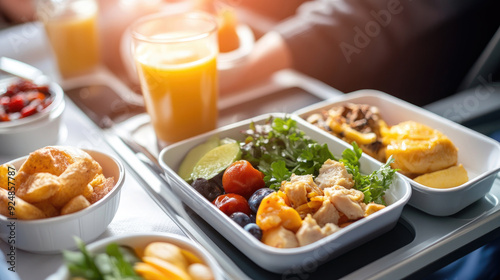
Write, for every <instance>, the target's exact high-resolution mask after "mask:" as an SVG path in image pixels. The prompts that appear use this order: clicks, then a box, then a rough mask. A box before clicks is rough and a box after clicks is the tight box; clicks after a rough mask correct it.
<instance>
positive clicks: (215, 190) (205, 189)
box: [191, 178, 224, 201]
mask: <svg viewBox="0 0 500 280" xmlns="http://www.w3.org/2000/svg"><path fill="white" fill-rule="evenodd" d="M191 186H192V187H193V188H194V189H195V190H196V191H197V192H199V193H200V194H201V195H203V196H204V197H205V198H206V199H208V200H209V201H214V199H216V198H217V197H218V196H219V195H221V194H223V193H224V189H222V188H221V187H219V186H218V185H217V184H216V183H215V182H213V181H210V180H206V179H203V178H198V179H196V180H194V181H193V183H191Z"/></svg>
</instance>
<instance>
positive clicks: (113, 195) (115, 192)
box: [0, 150, 125, 253]
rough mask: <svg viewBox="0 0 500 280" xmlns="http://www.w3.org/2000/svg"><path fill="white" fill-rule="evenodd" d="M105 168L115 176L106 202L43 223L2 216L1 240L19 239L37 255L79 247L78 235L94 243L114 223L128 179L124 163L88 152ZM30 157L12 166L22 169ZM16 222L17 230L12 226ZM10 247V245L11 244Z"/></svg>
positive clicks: (21, 245) (22, 246)
mask: <svg viewBox="0 0 500 280" xmlns="http://www.w3.org/2000/svg"><path fill="white" fill-rule="evenodd" d="M84 151H85V152H87V153H88V154H89V155H90V156H92V158H94V159H95V160H96V161H97V162H98V163H99V164H100V165H101V167H102V170H103V174H104V176H106V177H114V179H115V185H114V187H113V189H112V190H111V191H110V192H109V193H108V194H107V195H106V196H104V197H103V198H102V199H100V200H99V201H97V202H96V203H94V204H92V205H91V206H89V207H88V208H86V209H83V210H81V211H78V212H75V213H72V214H68V215H62V216H57V217H52V218H46V219H40V220H29V221H27V220H12V219H9V218H7V217H5V216H3V215H0V238H1V239H2V240H3V241H5V242H7V243H8V242H9V238H10V239H12V238H15V246H16V248H18V249H22V250H25V251H29V252H34V253H60V252H61V250H63V249H73V248H76V244H75V240H74V236H78V237H80V239H82V240H83V241H84V242H90V241H92V240H94V239H96V238H97V237H98V236H99V235H101V234H102V233H103V232H104V231H105V230H106V228H107V227H108V225H109V223H111V221H112V220H113V218H114V216H115V214H116V211H117V210H118V204H119V202H120V191H121V188H122V186H123V183H124V180H125V169H124V167H123V164H122V163H121V162H120V161H118V160H117V159H116V158H115V157H112V156H110V155H107V154H104V153H101V152H98V151H91V150H84ZM26 159H27V156H25V157H22V158H19V159H15V160H13V161H11V162H9V163H10V164H12V165H14V167H15V168H16V169H19V168H20V167H21V165H22V164H23V163H24V161H26ZM10 223H15V227H14V229H13V230H10V228H9V226H8V225H9V224H10ZM8 244H10V243H8Z"/></svg>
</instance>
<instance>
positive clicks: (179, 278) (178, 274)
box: [142, 256, 191, 280]
mask: <svg viewBox="0 0 500 280" xmlns="http://www.w3.org/2000/svg"><path fill="white" fill-rule="evenodd" d="M142 260H143V261H144V262H145V263H147V264H150V265H152V266H153V267H154V268H156V269H158V270H159V271H160V272H161V273H162V274H163V275H165V276H167V278H168V279H172V280H186V279H191V277H190V276H189V275H188V274H187V272H186V271H185V270H183V269H182V268H179V267H177V266H175V265H173V264H171V263H169V262H167V261H164V260H162V259H160V258H156V257H146V256H144V257H143V258H142Z"/></svg>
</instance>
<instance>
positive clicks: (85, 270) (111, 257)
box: [63, 238, 142, 280]
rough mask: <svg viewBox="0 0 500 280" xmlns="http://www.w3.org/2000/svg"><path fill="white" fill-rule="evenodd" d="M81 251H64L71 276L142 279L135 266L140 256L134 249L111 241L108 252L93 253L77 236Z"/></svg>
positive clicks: (108, 279)
mask: <svg viewBox="0 0 500 280" xmlns="http://www.w3.org/2000/svg"><path fill="white" fill-rule="evenodd" d="M75 241H76V244H77V247H78V249H79V251H68V250H64V251H63V259H64V262H65V263H66V267H67V268H68V271H69V274H70V275H71V277H75V278H82V279H88V280H140V279H142V277H140V276H139V275H137V274H136V273H135V271H134V268H133V263H135V262H138V261H139V258H137V256H136V255H135V253H134V252H133V250H132V249H130V248H128V247H124V246H120V245H118V244H116V243H111V244H109V245H108V246H106V252H105V253H100V254H97V255H95V256H94V255H93V254H91V253H90V252H89V251H88V250H87V248H86V246H85V243H84V242H83V241H82V240H81V239H79V238H75Z"/></svg>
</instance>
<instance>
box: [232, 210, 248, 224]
mask: <svg viewBox="0 0 500 280" xmlns="http://www.w3.org/2000/svg"><path fill="white" fill-rule="evenodd" d="M229 218H231V220H233V221H235V222H236V223H237V224H238V225H240V226H241V227H244V226H246V225H247V224H249V223H250V222H251V221H250V217H249V216H248V215H247V214H245V213H243V212H234V213H233V214H231V215H230V216H229Z"/></svg>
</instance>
